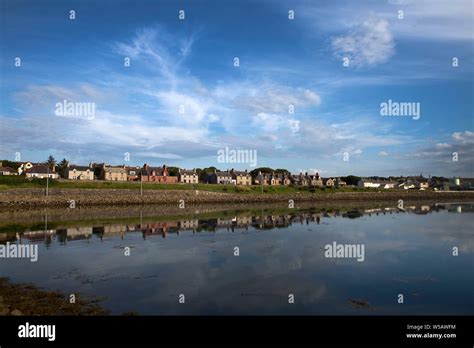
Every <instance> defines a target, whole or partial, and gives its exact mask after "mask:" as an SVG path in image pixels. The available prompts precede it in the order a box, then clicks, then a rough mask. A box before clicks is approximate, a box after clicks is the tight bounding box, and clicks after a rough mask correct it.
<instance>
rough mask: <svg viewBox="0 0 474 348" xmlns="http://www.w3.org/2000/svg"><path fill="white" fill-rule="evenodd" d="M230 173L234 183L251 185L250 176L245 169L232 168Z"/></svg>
mask: <svg viewBox="0 0 474 348" xmlns="http://www.w3.org/2000/svg"><path fill="white" fill-rule="evenodd" d="M230 173H231V175H232V180H235V183H236V185H244V186H249V185H252V177H251V176H250V174H249V173H248V172H247V170H245V171H238V170H234V169H233V168H232V170H231V171H230Z"/></svg>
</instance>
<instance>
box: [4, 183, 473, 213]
mask: <svg viewBox="0 0 474 348" xmlns="http://www.w3.org/2000/svg"><path fill="white" fill-rule="evenodd" d="M399 199H402V200H407V201H410V200H411V201H425V200H431V201H437V202H440V203H442V202H445V201H468V200H473V201H474V191H402V190H390V191H389V190H385V191H382V190H380V191H374V192H367V191H365V192H337V191H336V192H328V193H326V192H324V193H322V192H317V193H308V192H294V193H261V194H257V193H222V192H213V191H202V190H149V189H148V190H144V191H143V195H140V192H139V191H137V190H131V189H59V188H51V189H50V190H49V195H48V196H45V190H44V189H40V188H24V189H22V188H17V189H8V190H2V191H0V207H1V208H2V209H19V208H27V209H30V208H68V207H70V204H71V202H74V205H75V208H78V207H100V206H102V207H103V206H148V205H167V206H179V207H180V205H183V204H184V206H186V205H201V204H204V205H207V204H230V205H232V204H234V205H235V204H237V205H242V204H248V203H259V204H262V203H265V204H269V203H282V202H286V203H288V202H289V201H290V200H293V202H294V204H298V203H299V202H306V203H332V202H354V203H357V202H388V201H393V202H395V203H396V202H398V200H399Z"/></svg>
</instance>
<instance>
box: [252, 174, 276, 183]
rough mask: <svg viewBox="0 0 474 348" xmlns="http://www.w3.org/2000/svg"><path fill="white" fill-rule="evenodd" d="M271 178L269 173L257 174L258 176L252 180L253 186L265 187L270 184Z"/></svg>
mask: <svg viewBox="0 0 474 348" xmlns="http://www.w3.org/2000/svg"><path fill="white" fill-rule="evenodd" d="M271 180H272V176H271V174H269V173H262V172H258V175H257V176H256V177H255V178H254V180H253V183H254V185H263V186H267V185H270V184H271Z"/></svg>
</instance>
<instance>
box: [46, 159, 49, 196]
mask: <svg viewBox="0 0 474 348" xmlns="http://www.w3.org/2000/svg"><path fill="white" fill-rule="evenodd" d="M46 173H47V175H46V197H48V195H49V165H48V169H47V171H46Z"/></svg>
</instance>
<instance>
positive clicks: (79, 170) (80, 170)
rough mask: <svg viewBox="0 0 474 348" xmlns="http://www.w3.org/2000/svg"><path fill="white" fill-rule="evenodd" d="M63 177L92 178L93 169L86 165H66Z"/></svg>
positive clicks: (75, 178)
mask: <svg viewBox="0 0 474 348" xmlns="http://www.w3.org/2000/svg"><path fill="white" fill-rule="evenodd" d="M64 178H65V179H69V180H94V170H93V169H92V168H91V167H87V166H76V165H69V163H68V165H67V167H66V168H65V169H64Z"/></svg>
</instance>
